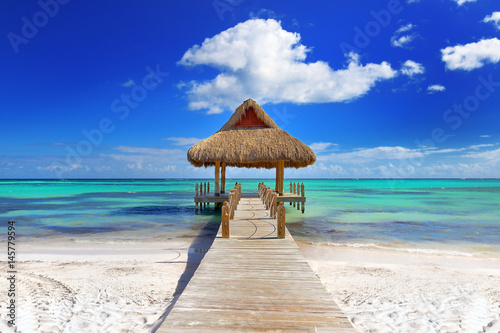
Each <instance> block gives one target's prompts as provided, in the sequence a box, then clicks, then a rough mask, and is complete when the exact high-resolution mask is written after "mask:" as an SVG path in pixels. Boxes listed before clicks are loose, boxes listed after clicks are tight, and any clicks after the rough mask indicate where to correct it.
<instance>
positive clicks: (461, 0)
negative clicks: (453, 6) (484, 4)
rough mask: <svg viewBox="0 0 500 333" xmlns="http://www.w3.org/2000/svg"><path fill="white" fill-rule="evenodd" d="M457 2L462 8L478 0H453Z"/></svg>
mask: <svg viewBox="0 0 500 333" xmlns="http://www.w3.org/2000/svg"><path fill="white" fill-rule="evenodd" d="M453 1H455V2H456V3H457V4H458V5H459V6H462V5H463V4H464V3H466V2H476V1H477V0H453Z"/></svg>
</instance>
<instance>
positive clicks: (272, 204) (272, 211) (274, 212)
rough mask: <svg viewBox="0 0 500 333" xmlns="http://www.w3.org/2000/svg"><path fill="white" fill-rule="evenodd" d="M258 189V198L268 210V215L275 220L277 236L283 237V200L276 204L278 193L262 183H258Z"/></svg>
mask: <svg viewBox="0 0 500 333" xmlns="http://www.w3.org/2000/svg"><path fill="white" fill-rule="evenodd" d="M258 191H259V198H260V199H261V200H262V203H263V204H264V205H265V206H266V209H268V210H269V217H270V218H272V219H276V220H277V221H276V222H277V226H276V227H277V229H278V238H285V206H284V205H283V202H280V203H279V205H278V193H277V192H276V190H271V188H270V187H269V186H266V184H264V183H259V188H258Z"/></svg>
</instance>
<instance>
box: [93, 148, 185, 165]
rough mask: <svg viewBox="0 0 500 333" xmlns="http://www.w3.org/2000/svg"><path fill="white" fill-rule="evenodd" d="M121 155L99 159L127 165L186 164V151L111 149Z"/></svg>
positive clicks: (102, 155)
mask: <svg viewBox="0 0 500 333" xmlns="http://www.w3.org/2000/svg"><path fill="white" fill-rule="evenodd" d="M113 149H115V150H117V151H119V152H120V153H122V154H101V155H100V156H101V157H104V158H111V159H113V160H116V161H124V162H128V163H133V164H136V163H152V164H157V165H166V164H170V163H179V162H186V150H184V149H162V148H147V147H130V146H119V147H115V148H113Z"/></svg>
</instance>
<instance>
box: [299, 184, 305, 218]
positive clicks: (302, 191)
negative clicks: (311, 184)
mask: <svg viewBox="0 0 500 333" xmlns="http://www.w3.org/2000/svg"><path fill="white" fill-rule="evenodd" d="M300 187H301V191H300V194H301V195H302V197H304V196H305V195H304V183H302V185H300ZM305 210H306V202H305V201H304V202H303V203H302V214H304V212H305Z"/></svg>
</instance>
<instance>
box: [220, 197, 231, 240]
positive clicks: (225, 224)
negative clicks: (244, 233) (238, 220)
mask: <svg viewBox="0 0 500 333" xmlns="http://www.w3.org/2000/svg"><path fill="white" fill-rule="evenodd" d="M221 215H222V221H221V224H222V226H221V227H222V237H223V238H229V223H230V222H229V206H228V204H227V201H224V203H223V205H222V209H221Z"/></svg>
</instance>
